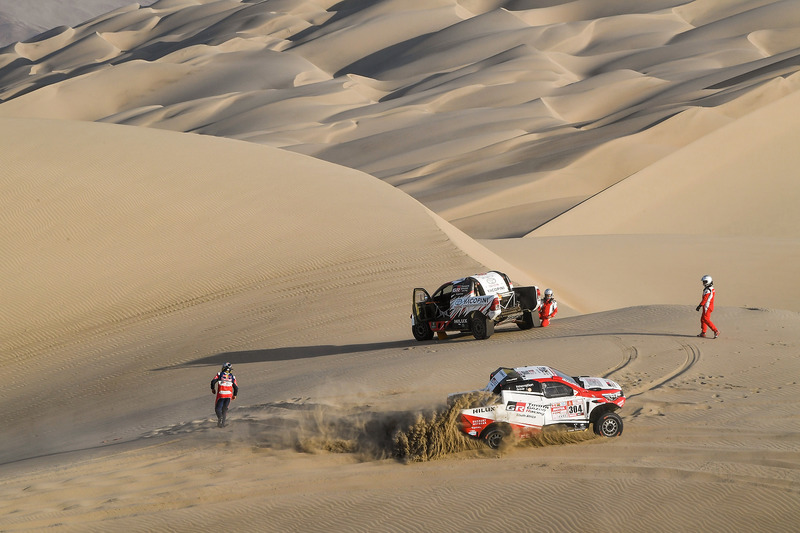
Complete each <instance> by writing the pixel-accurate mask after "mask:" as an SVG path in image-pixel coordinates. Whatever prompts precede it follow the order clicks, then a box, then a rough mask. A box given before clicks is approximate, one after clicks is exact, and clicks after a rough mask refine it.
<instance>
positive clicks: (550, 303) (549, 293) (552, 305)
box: [539, 289, 558, 328]
mask: <svg viewBox="0 0 800 533" xmlns="http://www.w3.org/2000/svg"><path fill="white" fill-rule="evenodd" d="M556 313H558V302H557V301H556V299H555V298H553V290H552V289H547V290H546V291H544V301H543V302H542V306H541V307H540V308H539V319H540V320H541V321H542V327H543V328H546V327H547V326H549V325H550V319H551V318H553V317H554V316H556Z"/></svg>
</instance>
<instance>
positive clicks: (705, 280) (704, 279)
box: [700, 275, 713, 287]
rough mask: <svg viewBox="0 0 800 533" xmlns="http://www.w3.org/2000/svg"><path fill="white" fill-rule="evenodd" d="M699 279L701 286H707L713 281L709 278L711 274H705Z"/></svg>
mask: <svg viewBox="0 0 800 533" xmlns="http://www.w3.org/2000/svg"><path fill="white" fill-rule="evenodd" d="M700 281H702V282H703V287H708V286H709V285H711V284H712V283H713V281H712V280H711V276H708V275H705V276H703V277H702V278H700Z"/></svg>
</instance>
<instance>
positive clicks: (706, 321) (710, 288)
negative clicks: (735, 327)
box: [695, 276, 719, 339]
mask: <svg viewBox="0 0 800 533" xmlns="http://www.w3.org/2000/svg"><path fill="white" fill-rule="evenodd" d="M700 281H702V282H703V299H702V300H701V301H700V305H698V306H697V308H696V309H695V310H696V311H700V310H701V309H702V311H703V313H702V314H701V315H700V335H698V337H705V336H706V331H708V328H711V331H713V332H714V337H713V338H715V339H716V338H717V337H719V330H718V329H717V327H716V326H715V325H714V323H713V322H711V312H712V311H713V310H714V296H715V295H716V291H715V290H714V281H713V280H712V279H711V276H703V277H702V278H701V280H700Z"/></svg>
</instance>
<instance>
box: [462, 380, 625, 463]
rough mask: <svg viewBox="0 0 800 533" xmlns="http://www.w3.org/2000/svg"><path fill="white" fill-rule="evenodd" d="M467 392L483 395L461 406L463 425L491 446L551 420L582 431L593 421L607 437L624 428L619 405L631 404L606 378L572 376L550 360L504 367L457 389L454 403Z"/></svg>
mask: <svg viewBox="0 0 800 533" xmlns="http://www.w3.org/2000/svg"><path fill="white" fill-rule="evenodd" d="M476 393H478V394H476ZM481 393H482V394H481ZM465 395H470V397H475V398H483V399H482V400H481V401H480V402H479V403H480V405H476V406H473V407H470V408H468V409H462V410H461V415H460V429H461V431H463V432H464V433H466V434H467V435H471V436H473V437H479V438H482V439H484V440H485V441H486V443H487V444H488V445H489V446H490V447H491V448H497V447H498V446H500V442H501V441H502V440H503V437H505V436H506V435H510V434H511V433H513V434H514V435H515V436H516V437H518V438H526V437H531V436H533V435H535V434H537V433H539V432H541V431H542V430H543V429H544V428H545V427H548V426H552V427H554V428H562V429H566V430H568V431H581V430H586V429H588V428H589V424H591V425H592V427H593V428H594V432H595V433H596V434H598V435H601V436H603V437H616V436H618V435H621V434H622V419H621V418H620V417H619V415H617V414H616V412H615V411H617V410H619V409H620V408H622V406H623V405H625V395H624V394H623V392H622V388H621V387H620V385H619V384H618V383H616V382H615V381H612V380H610V379H606V378H598V377H589V376H580V377H570V376H568V375H566V374H564V373H563V372H559V371H558V370H556V369H554V368H551V367H549V366H525V367H518V368H503V367H501V368H498V369H497V370H495V371H494V372H492V373H491V376H490V379H489V384H488V385H486V387H485V388H484V389H481V390H479V391H470V392H460V393H454V394H451V395H449V397H448V403H449V404H450V405H453V404H454V403H455V401H456V400H457V398H459V397H463V396H465Z"/></svg>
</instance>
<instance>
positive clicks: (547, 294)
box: [544, 289, 553, 298]
mask: <svg viewBox="0 0 800 533" xmlns="http://www.w3.org/2000/svg"><path fill="white" fill-rule="evenodd" d="M544 297H545V298H552V297H553V289H547V290H546V291H544Z"/></svg>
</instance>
